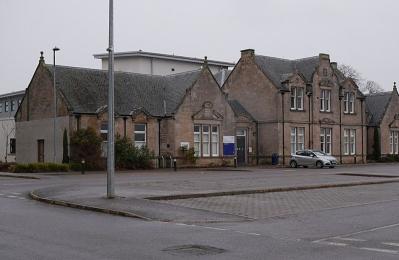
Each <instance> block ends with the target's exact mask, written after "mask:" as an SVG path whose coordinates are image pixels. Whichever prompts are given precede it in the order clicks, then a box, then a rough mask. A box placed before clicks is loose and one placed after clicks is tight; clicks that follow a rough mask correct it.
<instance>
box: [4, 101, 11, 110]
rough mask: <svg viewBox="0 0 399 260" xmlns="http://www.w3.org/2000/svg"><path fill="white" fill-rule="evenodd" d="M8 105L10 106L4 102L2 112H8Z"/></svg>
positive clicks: (7, 102)
mask: <svg viewBox="0 0 399 260" xmlns="http://www.w3.org/2000/svg"><path fill="white" fill-rule="evenodd" d="M9 104H10V102H9V101H6V102H4V112H8V110H9V106H10V105H9Z"/></svg>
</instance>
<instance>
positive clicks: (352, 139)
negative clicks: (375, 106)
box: [344, 129, 356, 155]
mask: <svg viewBox="0 0 399 260" xmlns="http://www.w3.org/2000/svg"><path fill="white" fill-rule="evenodd" d="M344 154H345V155H355V154H356V129H344Z"/></svg>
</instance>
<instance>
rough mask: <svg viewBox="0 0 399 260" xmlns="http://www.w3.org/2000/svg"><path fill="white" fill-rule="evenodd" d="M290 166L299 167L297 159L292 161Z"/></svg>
mask: <svg viewBox="0 0 399 260" xmlns="http://www.w3.org/2000/svg"><path fill="white" fill-rule="evenodd" d="M290 167H291V168H297V167H298V164H297V163H296V161H291V162H290Z"/></svg>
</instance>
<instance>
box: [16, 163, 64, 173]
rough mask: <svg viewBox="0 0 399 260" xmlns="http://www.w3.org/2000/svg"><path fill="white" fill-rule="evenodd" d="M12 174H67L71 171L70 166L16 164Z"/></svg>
mask: <svg viewBox="0 0 399 260" xmlns="http://www.w3.org/2000/svg"><path fill="white" fill-rule="evenodd" d="M10 170H11V171H12V172H33V173H34V172H66V171H68V170H69V166H68V164H57V163H29V164H18V163H17V164H15V165H12V166H11V167H10Z"/></svg>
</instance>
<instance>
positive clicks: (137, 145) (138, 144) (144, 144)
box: [134, 123, 147, 148]
mask: <svg viewBox="0 0 399 260" xmlns="http://www.w3.org/2000/svg"><path fill="white" fill-rule="evenodd" d="M136 126H144V130H136ZM138 134H144V141H137V140H136V135H138ZM146 145H147V124H136V123H135V124H134V146H135V147H136V148H142V147H144V146H146Z"/></svg>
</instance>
